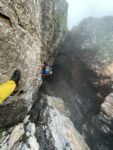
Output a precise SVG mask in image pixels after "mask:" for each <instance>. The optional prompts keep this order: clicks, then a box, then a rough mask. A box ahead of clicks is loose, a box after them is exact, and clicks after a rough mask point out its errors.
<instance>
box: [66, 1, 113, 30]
mask: <svg viewBox="0 0 113 150" xmlns="http://www.w3.org/2000/svg"><path fill="white" fill-rule="evenodd" d="M67 2H68V4H69V9H68V27H69V28H72V27H73V26H74V25H77V24H78V23H79V22H80V21H81V20H82V19H83V18H86V17H90V16H93V17H102V16H109V15H113V0H67Z"/></svg>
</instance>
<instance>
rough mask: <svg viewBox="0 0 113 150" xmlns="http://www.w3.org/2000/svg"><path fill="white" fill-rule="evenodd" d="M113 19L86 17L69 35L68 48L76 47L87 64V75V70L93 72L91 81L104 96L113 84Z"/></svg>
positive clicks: (83, 61)
mask: <svg viewBox="0 0 113 150" xmlns="http://www.w3.org/2000/svg"><path fill="white" fill-rule="evenodd" d="M112 21H113V17H104V18H100V19H99V18H91V17H90V18H87V19H84V20H83V21H82V22H81V23H80V24H79V26H78V27H75V28H73V29H72V31H71V32H70V34H69V36H68V37H67V40H68V39H70V40H69V41H70V45H69V46H68V48H69V47H70V46H72V47H73V48H72V49H76V52H75V53H76V54H77V56H78V57H79V60H81V62H82V63H83V65H86V66H85V68H86V70H84V71H85V72H86V76H87V70H89V69H90V70H91V72H93V77H92V76H90V77H89V81H90V83H91V84H92V85H93V86H94V87H95V88H97V89H98V90H99V88H100V93H101V95H102V96H103V97H105V96H107V94H108V93H109V92H110V90H112V84H113V49H112V47H113V42H112V41H113V32H112V27H113V24H112ZM69 50H70V48H69ZM87 68H88V69H87ZM105 91H106V93H104V92H105Z"/></svg>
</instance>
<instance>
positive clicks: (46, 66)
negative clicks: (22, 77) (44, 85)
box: [42, 62, 52, 78]
mask: <svg viewBox="0 0 113 150" xmlns="http://www.w3.org/2000/svg"><path fill="white" fill-rule="evenodd" d="M51 74H52V68H51V66H50V65H49V64H47V63H46V62H44V66H43V71H42V78H45V77H48V76H49V75H51Z"/></svg>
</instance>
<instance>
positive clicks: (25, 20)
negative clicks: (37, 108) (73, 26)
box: [0, 0, 67, 127]
mask: <svg viewBox="0 0 113 150" xmlns="http://www.w3.org/2000/svg"><path fill="white" fill-rule="evenodd" d="M66 18H67V3H66V2H65V1H62V0H58V1H56V0H55V1H54V0H52V1H51V0H47V1H44V0H36V1H33V0H2V1H1V2H0V35H1V36H0V48H1V50H0V83H3V82H5V81H7V80H9V78H10V77H11V75H12V73H13V71H14V70H15V69H16V68H19V69H20V70H21V73H22V77H21V81H20V82H19V86H18V87H17V89H16V91H15V93H14V94H13V95H11V97H9V98H8V99H7V103H6V104H3V106H0V118H1V121H0V127H3V126H9V125H13V124H14V123H17V122H19V121H20V120H22V119H23V118H25V115H26V114H27V112H28V111H29V110H30V109H31V107H32V105H33V103H34V101H35V99H36V97H37V94H35V93H37V90H38V89H39V87H40V85H41V83H42V79H41V70H42V66H43V62H44V61H46V60H48V61H50V63H52V61H53V60H52V59H53V57H54V56H55V54H56V53H57V51H58V50H57V47H58V46H59V45H60V44H61V43H62V41H63V40H64V37H65V33H66Z"/></svg>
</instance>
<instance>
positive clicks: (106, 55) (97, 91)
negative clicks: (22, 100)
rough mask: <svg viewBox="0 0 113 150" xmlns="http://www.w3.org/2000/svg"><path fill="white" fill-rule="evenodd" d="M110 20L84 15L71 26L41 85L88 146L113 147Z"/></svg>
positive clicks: (95, 148)
mask: <svg viewBox="0 0 113 150" xmlns="http://www.w3.org/2000/svg"><path fill="white" fill-rule="evenodd" d="M112 22H113V17H105V18H100V19H95V18H88V19H85V20H83V21H82V22H81V23H80V25H79V26H78V27H75V28H73V29H72V31H70V32H69V34H68V36H67V38H66V40H65V42H64V45H63V46H62V50H61V51H60V53H59V54H58V56H57V58H56V61H55V64H54V71H53V72H54V74H53V76H52V77H51V78H48V79H47V80H46V81H45V82H44V84H43V86H42V89H41V90H42V91H43V92H45V93H46V94H49V95H52V96H53V95H54V96H56V97H60V98H62V99H63V100H64V104H65V105H66V106H67V108H68V109H69V111H70V117H71V119H72V121H73V123H74V126H75V127H76V129H77V130H78V131H79V132H80V134H81V135H83V137H84V139H85V141H86V143H87V144H88V146H89V147H90V148H91V150H105V149H109V150H112V149H113V143H112V139H113V128H112V124H113V114H112V109H113V105H112V101H113V96H112V85H113V82H112V77H113V76H112V75H113V74H112V63H113V57H111V56H112V54H113V49H112V26H113V23H112ZM110 93H111V94H110Z"/></svg>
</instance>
